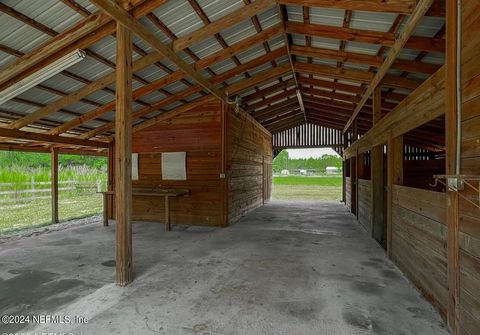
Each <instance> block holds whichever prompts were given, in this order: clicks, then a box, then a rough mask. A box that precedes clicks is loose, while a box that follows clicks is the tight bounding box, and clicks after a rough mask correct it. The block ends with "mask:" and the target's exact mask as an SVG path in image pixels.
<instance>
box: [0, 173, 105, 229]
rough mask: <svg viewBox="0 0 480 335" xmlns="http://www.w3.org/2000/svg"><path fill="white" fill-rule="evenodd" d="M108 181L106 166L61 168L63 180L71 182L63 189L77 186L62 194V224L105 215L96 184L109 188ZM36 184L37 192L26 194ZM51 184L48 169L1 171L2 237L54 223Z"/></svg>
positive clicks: (60, 217) (60, 211)
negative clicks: (98, 167) (32, 183)
mask: <svg viewBox="0 0 480 335" xmlns="http://www.w3.org/2000/svg"><path fill="white" fill-rule="evenodd" d="M32 178H33V179H32ZM106 178H107V175H106V172H105V169H104V168H103V167H102V168H101V169H96V168H90V167H87V166H84V165H82V166H71V167H68V168H65V167H61V168H60V169H59V181H60V182H67V181H68V182H67V183H61V184H60V185H59V188H62V187H63V188H65V187H66V188H71V187H72V185H76V186H75V187H74V188H75V189H73V190H72V189H70V190H64V191H60V192H59V205H58V208H59V219H60V221H68V220H73V219H78V218H83V217H87V216H92V215H97V214H99V213H101V212H102V207H103V201H102V196H101V195H100V194H96V191H97V189H96V182H97V181H99V182H100V183H101V184H102V185H103V186H102V187H105V184H106ZM32 181H34V182H35V193H28V192H25V190H29V189H30V188H31V185H30V183H31V182H32ZM49 181H50V170H49V169H48V168H45V167H35V168H32V167H25V166H12V167H10V168H3V169H0V193H1V194H0V234H2V233H8V232H12V231H17V230H20V229H27V228H32V227H37V226H44V225H48V224H50V223H51V202H50V201H51V200H50V192H44V190H49V188H50V184H49V183H48V182H49ZM74 181H76V182H78V184H75V182H74ZM70 182H72V184H71V183H70ZM82 183H83V184H82ZM85 183H88V185H90V186H86V184H85ZM16 191H19V193H18V194H17V193H16ZM39 191H40V192H39ZM34 198H35V199H34Z"/></svg>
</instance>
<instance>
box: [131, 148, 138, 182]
mask: <svg viewBox="0 0 480 335" xmlns="http://www.w3.org/2000/svg"><path fill="white" fill-rule="evenodd" d="M132 180H138V154H134V153H132Z"/></svg>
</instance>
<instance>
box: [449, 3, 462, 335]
mask: <svg viewBox="0 0 480 335" xmlns="http://www.w3.org/2000/svg"><path fill="white" fill-rule="evenodd" d="M446 10H447V14H446V23H447V24H446V27H447V31H446V46H447V47H446V55H445V64H446V65H445V66H446V73H445V100H446V102H445V146H446V150H445V154H446V155H445V173H446V174H447V175H454V174H457V173H461V171H456V155H457V98H458V94H457V62H458V61H459V60H458V59H457V45H458V43H461V41H458V40H457V28H458V16H457V15H458V7H457V1H453V0H449V1H447V5H446ZM458 205H459V204H458V193H457V192H454V191H450V190H449V189H448V188H447V275H448V304H447V323H448V328H449V329H450V331H451V332H452V334H458V333H459V332H460V330H459V322H458V301H459V292H460V290H459V286H460V275H459V241H458V240H459V222H458V221H459V213H458V212H459V208H458Z"/></svg>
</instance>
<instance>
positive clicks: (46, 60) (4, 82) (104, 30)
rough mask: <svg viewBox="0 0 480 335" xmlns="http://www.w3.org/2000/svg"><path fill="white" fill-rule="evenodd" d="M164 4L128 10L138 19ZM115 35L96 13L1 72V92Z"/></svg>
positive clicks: (137, 0) (139, 1) (138, 4)
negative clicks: (58, 61)
mask: <svg viewBox="0 0 480 335" xmlns="http://www.w3.org/2000/svg"><path fill="white" fill-rule="evenodd" d="M165 2H166V0H153V1H147V2H145V1H143V0H132V1H130V2H129V3H130V4H131V5H132V7H129V10H130V13H131V15H132V17H134V18H140V17H142V16H144V15H146V14H148V13H150V12H151V11H152V10H153V9H155V8H157V7H158V6H160V5H162V4H163V3H165ZM114 31H115V24H114V22H113V21H112V19H111V18H110V16H108V15H107V14H105V13H103V12H98V13H94V14H92V15H90V16H88V17H86V18H85V19H83V20H82V21H80V22H79V23H78V24H76V25H75V26H73V27H71V28H70V29H68V30H66V31H64V32H62V33H61V34H58V35H57V36H55V37H54V38H52V39H51V40H49V41H47V42H46V43H44V44H42V45H40V46H39V47H37V48H35V49H34V50H32V51H31V52H29V53H28V54H25V55H24V56H23V57H22V58H20V59H18V60H17V61H15V62H13V63H12V64H11V65H9V66H7V67H6V68H4V69H3V70H2V71H0V90H2V89H4V88H5V87H7V86H9V85H10V84H11V83H12V82H14V81H18V80H20V79H23V78H25V77H26V76H28V75H30V74H32V73H34V72H36V71H37V70H38V68H39V67H43V66H46V65H48V64H51V63H53V62H54V61H56V60H57V59H59V58H60V57H62V56H64V55H66V54H68V53H70V52H72V51H73V50H75V49H78V48H85V47H88V46H89V45H91V44H92V43H95V42H96V41H99V40H100V39H102V38H103V37H105V36H108V35H110V34H112V33H114Z"/></svg>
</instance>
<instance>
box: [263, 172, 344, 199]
mask: <svg viewBox="0 0 480 335" xmlns="http://www.w3.org/2000/svg"><path fill="white" fill-rule="evenodd" d="M272 199H273V200H295V201H301V200H303V201H340V200H341V199H342V177H341V176H325V177H302V176H286V177H281V176H275V177H273V189H272Z"/></svg>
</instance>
